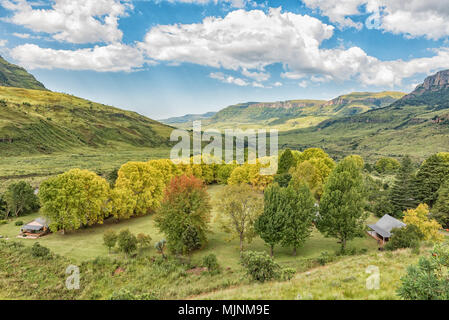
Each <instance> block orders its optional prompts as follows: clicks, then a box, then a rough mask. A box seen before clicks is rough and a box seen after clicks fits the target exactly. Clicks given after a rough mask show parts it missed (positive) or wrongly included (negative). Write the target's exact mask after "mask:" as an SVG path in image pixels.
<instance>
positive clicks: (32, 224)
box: [21, 218, 48, 231]
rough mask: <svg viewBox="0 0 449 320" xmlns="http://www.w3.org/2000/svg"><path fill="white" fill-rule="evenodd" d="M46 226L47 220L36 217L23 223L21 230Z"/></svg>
mask: <svg viewBox="0 0 449 320" xmlns="http://www.w3.org/2000/svg"><path fill="white" fill-rule="evenodd" d="M44 227H45V228H48V222H47V220H45V219H43V218H36V219H35V220H33V221H31V222H30V223H28V224H26V225H24V226H23V227H22V228H21V230H22V231H23V230H34V231H39V230H41V229H43V228H44Z"/></svg>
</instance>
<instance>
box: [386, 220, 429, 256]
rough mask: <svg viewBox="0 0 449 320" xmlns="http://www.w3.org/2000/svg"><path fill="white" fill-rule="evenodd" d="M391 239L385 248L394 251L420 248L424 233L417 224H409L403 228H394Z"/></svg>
mask: <svg viewBox="0 0 449 320" xmlns="http://www.w3.org/2000/svg"><path fill="white" fill-rule="evenodd" d="M391 232H392V236H391V239H390V241H388V243H387V244H386V245H385V249H386V250H389V251H394V250H397V249H403V248H419V244H420V241H421V240H422V238H423V234H422V233H421V231H420V230H419V228H418V227H416V226H415V225H408V226H407V227H404V228H401V229H393V230H392V231H391Z"/></svg>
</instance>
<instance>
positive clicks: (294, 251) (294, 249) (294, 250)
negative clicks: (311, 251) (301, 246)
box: [293, 247, 296, 256]
mask: <svg viewBox="0 0 449 320" xmlns="http://www.w3.org/2000/svg"><path fill="white" fill-rule="evenodd" d="M293 255H294V256H296V247H293Z"/></svg>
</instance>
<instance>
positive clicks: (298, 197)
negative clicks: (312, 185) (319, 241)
mask: <svg viewBox="0 0 449 320" xmlns="http://www.w3.org/2000/svg"><path fill="white" fill-rule="evenodd" d="M283 194H284V196H283V197H282V198H283V200H282V201H283V202H284V204H285V212H284V216H285V224H284V230H283V231H282V240H281V244H282V245H283V246H286V247H287V246H288V247H293V255H295V256H296V249H297V248H300V247H302V246H303V245H304V243H305V241H306V239H307V238H308V237H309V236H310V234H311V233H312V228H313V221H314V219H315V218H316V213H317V210H316V208H315V199H314V198H313V196H312V193H311V192H310V189H309V187H308V186H307V185H306V184H305V183H304V184H302V185H301V186H299V187H298V188H297V189H294V188H292V187H288V188H286V189H284V190H283Z"/></svg>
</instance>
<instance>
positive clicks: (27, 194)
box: [4, 181, 39, 217]
mask: <svg viewBox="0 0 449 320" xmlns="http://www.w3.org/2000/svg"><path fill="white" fill-rule="evenodd" d="M4 200H5V202H6V209H7V210H6V213H7V214H6V215H8V214H13V215H14V216H15V217H18V216H20V215H22V214H26V213H29V212H31V211H33V210H37V209H38V208H39V199H38V198H37V196H36V195H35V194H34V190H33V187H31V185H30V184H29V183H27V182H25V181H20V182H17V183H13V184H10V185H9V186H8V189H7V190H6V192H5V194H4Z"/></svg>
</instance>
